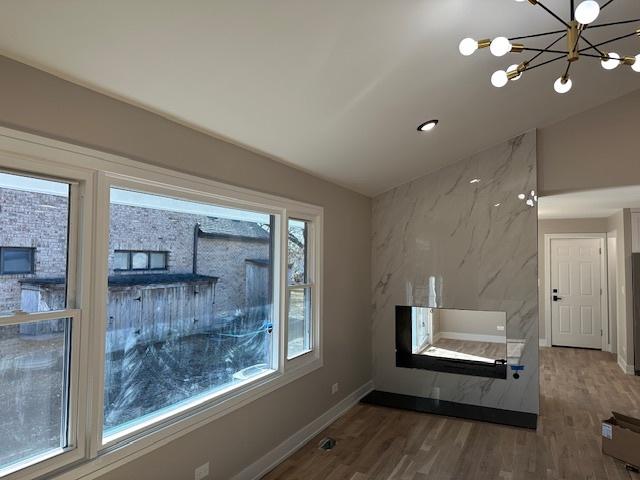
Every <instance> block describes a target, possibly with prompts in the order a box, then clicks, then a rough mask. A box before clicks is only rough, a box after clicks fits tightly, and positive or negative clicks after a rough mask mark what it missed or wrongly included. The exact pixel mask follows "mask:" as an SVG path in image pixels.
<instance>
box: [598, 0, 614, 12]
mask: <svg viewBox="0 0 640 480" xmlns="http://www.w3.org/2000/svg"><path fill="white" fill-rule="evenodd" d="M611 2H613V0H609V1H608V2H607V3H605V4H604V5H602V6H601V7H600V11H602V10H604V9H605V8H607V5H609V4H610V3H611Z"/></svg>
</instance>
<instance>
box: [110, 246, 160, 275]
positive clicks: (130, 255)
mask: <svg viewBox="0 0 640 480" xmlns="http://www.w3.org/2000/svg"><path fill="white" fill-rule="evenodd" d="M113 253H114V254H116V253H126V254H127V268H114V269H113V271H114V272H119V273H121V272H147V271H151V272H158V271H160V272H162V271H167V270H169V251H168V250H126V249H124V248H117V249H115V250H114V251H113ZM134 253H146V254H147V266H146V268H133V254H134ZM153 253H156V254H158V253H160V254H162V255H163V257H164V267H155V268H154V267H151V254H153Z"/></svg>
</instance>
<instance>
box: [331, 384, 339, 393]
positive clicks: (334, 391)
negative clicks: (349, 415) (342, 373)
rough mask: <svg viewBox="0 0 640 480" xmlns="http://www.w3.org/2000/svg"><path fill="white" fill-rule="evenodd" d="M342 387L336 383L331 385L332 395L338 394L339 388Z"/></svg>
mask: <svg viewBox="0 0 640 480" xmlns="http://www.w3.org/2000/svg"><path fill="white" fill-rule="evenodd" d="M339 387H340V386H339V385H338V384H337V383H334V384H333V385H331V395H335V394H336V393H338V388H339Z"/></svg>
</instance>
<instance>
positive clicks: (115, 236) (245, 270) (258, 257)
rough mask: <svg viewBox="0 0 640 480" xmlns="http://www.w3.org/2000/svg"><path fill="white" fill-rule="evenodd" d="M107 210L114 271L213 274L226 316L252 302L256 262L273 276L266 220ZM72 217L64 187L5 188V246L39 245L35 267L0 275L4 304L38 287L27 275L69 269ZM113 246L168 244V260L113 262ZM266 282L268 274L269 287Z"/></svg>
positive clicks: (1, 208) (12, 305)
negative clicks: (151, 265) (250, 280)
mask: <svg viewBox="0 0 640 480" xmlns="http://www.w3.org/2000/svg"><path fill="white" fill-rule="evenodd" d="M110 213H111V220H110V232H111V234H110V238H109V266H110V272H109V274H110V276H118V275H146V274H149V273H155V274H158V275H162V274H166V275H173V274H198V275H205V276H211V277H216V278H217V279H216V285H215V304H216V308H215V310H216V314H217V315H220V316H222V317H225V316H231V315H233V313H234V312H235V311H237V310H238V309H244V308H246V307H248V306H250V305H248V304H247V301H248V300H247V293H248V291H249V290H252V288H249V289H248V287H247V275H252V276H253V275H255V272H256V269H257V270H258V271H259V272H262V273H259V275H260V278H267V279H268V278H269V275H268V274H269V270H268V258H269V256H270V252H269V245H270V243H269V233H268V226H265V227H263V226H260V225H258V224H256V223H254V222H247V221H239V220H231V219H222V218H212V217H207V216H204V215H194V214H188V213H181V212H174V211H169V210H160V209H154V208H143V207H137V206H133V205H125V204H112V205H111V212H110ZM67 217H68V201H67V198H66V197H64V196H62V195H56V194H50V193H39V192H31V191H22V190H14V189H10V188H0V225H1V226H2V228H1V230H0V247H30V248H34V249H35V250H34V273H32V274H20V275H0V311H7V310H16V309H18V308H21V306H22V303H23V300H22V299H21V296H22V293H21V292H22V291H23V290H25V289H29V288H35V287H33V285H31V286H30V284H29V282H31V281H33V280H36V279H43V278H62V277H64V275H65V269H66V265H65V258H66V255H65V248H66V242H67V231H66V228H67ZM194 247H195V253H196V254H195V255H194ZM116 250H126V251H151V252H167V257H166V259H167V265H166V267H167V268H166V270H162V271H153V272H150V271H149V270H127V271H119V270H115V269H113V265H114V254H115V251H116ZM168 278H169V277H168ZM263 283H264V282H263ZM61 285H62V284H61ZM268 287H269V283H268V282H267V283H266V284H265V285H264V288H267V289H268ZM60 288H62V287H60ZM254 293H255V292H254ZM257 295H259V296H264V295H268V294H267V293H261V292H258V293H257ZM55 307H56V308H61V307H62V305H56V306H55Z"/></svg>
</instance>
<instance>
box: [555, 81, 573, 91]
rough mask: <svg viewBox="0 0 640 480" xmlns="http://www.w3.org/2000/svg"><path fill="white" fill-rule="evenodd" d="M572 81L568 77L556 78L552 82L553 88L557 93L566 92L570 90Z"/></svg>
mask: <svg viewBox="0 0 640 480" xmlns="http://www.w3.org/2000/svg"><path fill="white" fill-rule="evenodd" d="M571 86H572V82H571V79H570V78H567V79H565V78H563V77H560V78H558V79H557V80H556V81H555V83H554V84H553V89H554V90H555V91H556V92H558V93H567V92H568V91H569V90H571Z"/></svg>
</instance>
